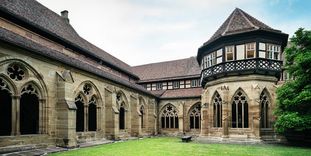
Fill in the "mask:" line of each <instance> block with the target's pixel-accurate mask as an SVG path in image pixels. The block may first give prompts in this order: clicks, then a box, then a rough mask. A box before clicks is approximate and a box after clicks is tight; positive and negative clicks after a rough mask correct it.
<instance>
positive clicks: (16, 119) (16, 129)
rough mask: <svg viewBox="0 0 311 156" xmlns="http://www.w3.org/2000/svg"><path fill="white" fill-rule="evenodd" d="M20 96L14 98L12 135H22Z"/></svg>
mask: <svg viewBox="0 0 311 156" xmlns="http://www.w3.org/2000/svg"><path fill="white" fill-rule="evenodd" d="M20 98H21V97H20V96H12V121H11V122H12V129H11V135H20Z"/></svg>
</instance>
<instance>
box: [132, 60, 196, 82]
mask: <svg viewBox="0 0 311 156" xmlns="http://www.w3.org/2000/svg"><path fill="white" fill-rule="evenodd" d="M132 71H133V72H134V73H135V74H136V75H138V76H139V78H140V82H146V81H159V80H168V79H180V78H189V77H200V73H201V69H200V67H199V64H198V62H197V60H196V58H195V57H190V58H186V59H180V60H174V61H167V62H159V63H151V64H146V65H140V66H134V67H132Z"/></svg>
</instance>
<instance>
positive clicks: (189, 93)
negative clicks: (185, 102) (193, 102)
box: [151, 87, 203, 99]
mask: <svg viewBox="0 0 311 156" xmlns="http://www.w3.org/2000/svg"><path fill="white" fill-rule="evenodd" d="M202 90H203V88H201V87H199V88H185V89H173V90H164V91H163V93H162V94H157V96H160V99H178V98H196V97H201V94H202ZM151 92H152V93H154V92H158V91H151Z"/></svg>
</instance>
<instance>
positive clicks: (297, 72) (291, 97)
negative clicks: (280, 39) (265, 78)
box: [274, 28, 311, 133]
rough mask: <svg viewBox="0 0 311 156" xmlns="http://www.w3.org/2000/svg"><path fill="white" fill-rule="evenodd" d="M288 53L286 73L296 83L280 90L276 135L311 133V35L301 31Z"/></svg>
mask: <svg viewBox="0 0 311 156" xmlns="http://www.w3.org/2000/svg"><path fill="white" fill-rule="evenodd" d="M290 42H291V45H290V47H289V48H286V49H285V55H286V64H285V69H286V70H287V72H288V73H289V75H290V76H291V77H293V78H294V79H293V80H291V81H288V82H286V83H285V84H284V85H283V86H281V87H280V88H278V89H277V92H276V93H277V108H276V110H275V112H274V113H275V115H276V116H277V120H276V123H275V127H276V131H277V132H279V133H286V132H289V131H291V132H295V133H296V132H298V133H299V132H310V130H311V31H308V30H304V29H303V28H300V29H298V30H297V31H296V32H295V35H294V36H293V37H292V38H291V39H290Z"/></svg>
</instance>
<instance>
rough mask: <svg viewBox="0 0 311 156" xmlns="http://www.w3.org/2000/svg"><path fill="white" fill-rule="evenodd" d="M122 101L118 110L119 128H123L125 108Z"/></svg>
mask: <svg viewBox="0 0 311 156" xmlns="http://www.w3.org/2000/svg"><path fill="white" fill-rule="evenodd" d="M124 107H125V106H124V103H121V106H120V110H119V128H120V129H125V108H124Z"/></svg>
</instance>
